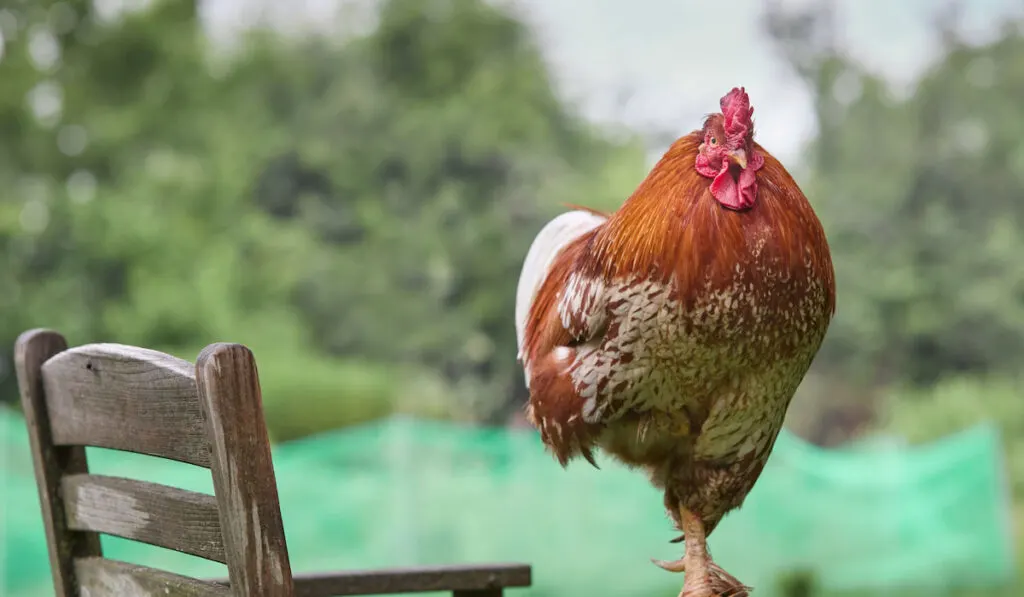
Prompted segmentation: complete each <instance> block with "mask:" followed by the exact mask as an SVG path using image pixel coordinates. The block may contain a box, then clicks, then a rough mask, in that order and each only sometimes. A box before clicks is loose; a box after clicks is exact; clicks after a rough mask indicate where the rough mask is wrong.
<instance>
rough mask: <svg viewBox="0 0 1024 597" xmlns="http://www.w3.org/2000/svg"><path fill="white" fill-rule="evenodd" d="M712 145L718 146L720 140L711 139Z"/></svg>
mask: <svg viewBox="0 0 1024 597" xmlns="http://www.w3.org/2000/svg"><path fill="white" fill-rule="evenodd" d="M711 144H712V145H718V139H715V138H714V137H711Z"/></svg>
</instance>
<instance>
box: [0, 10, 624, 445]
mask: <svg viewBox="0 0 1024 597" xmlns="http://www.w3.org/2000/svg"><path fill="white" fill-rule="evenodd" d="M192 7H194V3H192V2H187V1H183V0H165V1H161V2H154V3H153V4H152V6H150V7H149V8H148V9H145V10H140V11H135V12H128V13H125V14H123V15H121V16H120V17H118V18H114V19H107V20H100V19H99V18H98V17H96V16H95V14H94V13H93V11H92V5H91V4H89V3H82V2H76V3H66V2H65V3H61V2H49V3H36V4H33V5H31V6H30V5H28V4H16V5H12V6H9V7H7V8H4V9H3V19H0V22H2V23H4V24H5V27H7V28H8V29H10V31H8V30H6V29H5V30H4V36H3V37H4V39H5V40H6V46H5V52H4V54H3V58H2V60H0V78H3V80H4V86H3V89H2V90H0V131H3V132H4V137H3V142H2V143H0V157H3V158H4V159H3V160H0V184H3V185H4V187H5V188H7V189H11V190H12V192H9V193H7V194H5V195H4V196H3V197H2V198H0V253H2V254H3V255H5V257H6V259H4V260H2V261H0V287H2V288H3V289H4V291H3V292H2V293H0V312H3V313H4V318H3V319H2V320H0V347H10V346H11V345H12V343H13V340H14V338H15V336H16V335H17V334H18V333H19V332H21V331H23V330H24V329H27V328H29V327H33V326H47V327H53V328H56V329H59V330H61V331H62V332H64V333H65V334H66V335H67V336H68V337H69V340H70V341H71V342H72V343H81V342H90V341H117V342H124V343H130V344H139V345H145V346H156V347H163V348H164V349H166V350H168V351H170V352H174V353H176V354H181V355H182V356H183V357H185V358H189V359H192V358H194V357H195V354H196V350H195V348H196V347H198V346H202V345H204V344H206V343H209V342H214V341H237V342H243V343H246V344H248V345H250V346H251V347H253V349H254V351H255V352H256V353H257V357H258V358H259V359H260V364H261V373H262V374H263V379H264V383H265V384H266V387H265V393H266V399H267V412H268V419H269V422H270V425H271V427H272V433H273V435H274V436H275V437H276V438H278V439H288V438H293V437H298V436H301V435H305V434H307V433H312V432H316V431H320V430H324V429H329V428H332V427H335V426H341V425H345V424H348V423H351V422H358V421H363V420H366V419H368V418H374V417H378V416H382V415H385V414H388V413H391V412H394V411H395V410H401V411H406V412H407V411H412V412H416V413H420V414H428V415H431V416H446V417H457V418H462V419H467V420H480V419H488V418H490V419H500V418H502V417H503V416H504V415H505V414H506V413H508V412H509V411H512V410H515V409H517V408H518V403H519V402H520V401H521V400H522V397H523V388H522V380H521V373H520V372H519V370H518V368H517V366H516V363H515V361H514V359H515V350H514V345H515V341H514V335H513V334H514V331H513V325H512V317H511V314H512V312H513V300H514V288H515V283H516V279H517V277H518V268H519V265H520V264H521V260H522V258H523V255H524V254H525V252H526V247H527V245H528V243H529V242H530V240H531V238H532V235H533V234H534V233H535V231H536V229H538V228H539V227H540V225H541V224H542V223H543V221H544V220H545V219H546V218H548V217H550V216H551V215H552V214H553V213H554V212H555V211H556V210H558V209H560V203H562V202H577V203H586V204H591V205H597V206H602V205H614V204H615V203H617V202H618V201H619V200H621V197H622V196H624V194H625V193H627V192H628V191H629V190H630V187H631V186H632V185H633V184H635V181H636V180H637V179H638V177H639V174H640V173H641V167H642V159H643V158H642V151H641V148H640V146H639V145H637V144H634V143H629V142H627V143H625V144H623V143H619V142H613V141H610V140H609V139H608V138H606V136H605V135H604V133H602V132H600V131H596V130H593V129H592V128H591V127H590V126H589V125H587V124H585V123H584V122H582V121H581V120H579V118H578V117H577V116H575V115H574V113H572V112H571V111H569V110H568V109H567V108H566V107H565V106H563V104H562V103H561V102H560V101H559V100H558V98H557V97H556V96H555V94H554V91H553V89H552V84H551V81H550V79H549V75H548V73H547V70H546V68H545V65H544V64H543V61H542V59H541V56H540V53H539V51H538V49H537V48H536V46H535V44H534V42H533V40H532V39H531V38H530V36H529V35H528V33H527V31H526V30H525V28H524V27H523V25H521V24H520V23H519V22H518V21H516V20H514V19H512V18H510V17H509V16H507V15H506V14H504V13H503V12H501V11H500V10H498V9H495V8H493V7H492V6H491V5H489V4H487V3H485V2H481V1H478V0H450V1H448V0H439V1H431V2H412V1H406V0H394V1H392V2H388V3H385V4H384V5H383V7H382V12H381V18H380V23H379V26H378V27H377V28H376V29H375V30H374V31H372V32H370V33H369V34H368V35H365V36H350V37H348V38H345V39H342V40H340V41H334V40H329V39H326V38H316V37H314V38H305V39H299V40H290V39H284V38H281V37H279V36H276V35H273V34H269V33H267V32H254V33H253V34H251V35H249V36H247V37H246V38H244V39H243V40H242V44H241V46H240V48H239V50H238V51H237V52H236V53H234V54H233V55H230V56H227V57H225V56H223V55H214V54H213V53H211V52H210V48H208V47H207V45H206V42H205V39H204V37H203V35H202V33H201V30H200V28H199V26H198V23H197V21H196V15H195V12H194V10H193V9H192ZM69 14H70V15H71V16H70V17H68V16H67V15H69ZM54 15H56V16H57V17H60V15H64V17H61V18H64V19H65V20H69V19H70V21H69V22H73V24H74V25H73V26H65V25H61V24H60V23H55V22H54V18H55V17H54ZM59 20H60V19H58V21H59ZM12 23H13V24H14V26H13V27H12V26H11V24H12ZM39 48H44V49H46V48H49V49H51V50H52V52H50V55H49V58H47V57H46V56H43V58H42V59H41V58H40V56H41V55H43V54H46V52H41V51H40V50H39ZM30 49H32V50H31V51H30ZM33 52H34V53H33ZM41 60H42V62H41ZM26 97H28V98H29V100H28V101H26V100H25V98H26ZM624 164H628V167H626V168H624ZM626 170H628V172H626ZM0 354H3V361H0V362H2V363H4V365H3V366H2V367H0V397H2V399H4V400H12V399H13V398H14V396H15V391H14V380H13V376H12V375H9V372H10V370H11V369H10V360H9V358H10V357H9V348H7V349H4V348H0ZM5 373H6V374H5Z"/></svg>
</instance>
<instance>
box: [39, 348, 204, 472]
mask: <svg viewBox="0 0 1024 597" xmlns="http://www.w3.org/2000/svg"><path fill="white" fill-rule="evenodd" d="M43 383H44V384H45V387H46V394H47V397H48V398H47V399H48V404H49V406H50V420H51V422H52V425H53V439H54V441H55V442H56V443H57V444H72V445H83V446H98V447H103V448H114V449H117V450H125V451H128V452H138V453H141V454H150V455H153V456H161V457H164V458H169V459H172V460H179V461H182V462H187V463H190V464H195V465H199V466H203V467H209V466H210V448H209V442H208V440H207V437H206V431H205V429H204V427H203V419H202V413H201V409H200V407H199V396H198V393H197V391H196V384H195V368H194V367H193V365H192V364H191V363H189V362H187V361H183V360H181V359H178V358H175V357H173V356H171V355H168V354H165V353H162V352H157V351H155V350H148V349H145V348H136V347H134V346H124V345H121V344H87V345H84V346H78V347H75V348H72V349H70V350H66V351H64V352H62V353H61V354H60V355H58V356H56V357H55V358H53V359H50V360H49V361H47V363H46V364H45V365H44V366H43Z"/></svg>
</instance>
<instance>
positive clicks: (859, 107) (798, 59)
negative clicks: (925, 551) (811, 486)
mask: <svg viewBox="0 0 1024 597" xmlns="http://www.w3.org/2000/svg"><path fill="white" fill-rule="evenodd" d="M819 9H820V6H819V7H818V8H812V9H810V10H812V11H814V10H819ZM827 22H828V18H827V15H825V16H822V14H821V13H818V12H812V13H807V12H797V13H792V12H789V13H787V12H783V10H782V9H780V8H778V7H776V8H775V9H774V11H773V12H770V13H769V17H768V25H769V26H768V31H769V32H770V33H771V34H772V35H773V36H774V37H775V39H776V40H778V42H779V45H780V48H782V49H783V51H784V55H785V56H787V58H788V59H789V60H790V62H791V63H792V64H793V65H794V68H795V69H796V70H797V72H799V73H801V75H802V76H803V77H804V78H805V79H806V80H807V81H808V82H809V84H810V85H811V88H812V89H813V90H814V91H815V98H816V100H815V105H816V111H817V112H818V122H819V129H820V132H819V135H818V137H817V139H816V140H815V142H814V143H813V144H812V145H811V146H810V147H809V148H808V158H809V162H810V164H811V165H812V171H811V172H810V174H809V175H808V176H807V177H806V179H805V180H804V181H802V184H803V185H804V186H805V189H806V190H807V192H808V195H809V196H810V197H811V199H812V201H813V202H814V204H815V206H816V208H817V210H818V212H819V215H820V216H821V218H822V221H823V223H824V224H825V226H826V229H827V232H828V234H829V239H830V243H831V245H832V248H833V254H834V258H835V263H836V269H837V282H838V287H839V296H840V298H839V304H838V308H837V315H836V321H835V323H834V325H833V328H832V330H831V331H830V334H829V337H828V339H827V341H826V345H825V346H824V348H823V350H822V353H821V356H820V358H819V360H818V368H819V370H822V369H824V370H827V371H829V372H831V374H841V375H842V376H843V377H845V378H847V379H848V380H859V382H858V383H859V385H861V386H862V387H870V386H873V385H886V384H893V383H900V384H902V383H904V382H907V383H911V384H916V385H918V386H929V385H931V384H933V383H936V382H938V381H939V380H941V379H942V378H944V377H946V376H955V375H960V374H971V375H977V374H993V375H1000V374H1008V373H1012V372H1014V371H1016V370H1017V369H1018V368H1019V363H1018V360H1019V359H1018V357H1017V355H1019V354H1020V353H1021V351H1022V350H1024V268H1021V267H1020V266H1019V265H1018V264H1017V263H1016V255H1017V254H1019V253H1020V252H1021V251H1022V250H1024V210H1022V209H1021V205H1020V201H1018V200H1017V197H1018V196H1019V195H1021V194H1022V193H1024V127H1021V126H1020V125H1019V119H1018V118H1016V117H1015V116H1014V114H1016V113H1017V112H1018V111H1019V97H1020V92H1021V89H1022V88H1024V69H1022V68H1021V65H1022V64H1024V37H1022V36H1021V34H1020V31H1019V29H1018V27H1016V26H1014V25H1013V24H1012V23H1011V24H1008V25H1007V26H1006V28H1005V30H1004V32H1003V34H1002V36H1001V37H1000V39H998V40H996V41H994V42H992V43H988V44H985V45H982V46H977V47H972V46H969V45H967V44H965V43H963V42H962V41H960V40H959V38H958V37H957V36H956V34H955V31H954V30H952V29H951V28H950V26H949V25H948V23H950V21H949V19H948V18H947V19H946V20H944V21H943V23H945V24H940V26H939V28H938V29H937V32H938V35H939V37H940V38H941V39H942V40H943V44H944V45H943V52H942V53H941V55H940V58H939V59H938V60H937V61H936V63H935V65H934V66H933V67H932V68H931V69H930V71H929V72H928V73H926V75H925V76H924V77H923V79H922V80H921V81H920V83H919V85H918V86H917V87H916V88H914V89H912V93H911V94H910V96H909V97H907V98H906V99H899V98H897V97H895V96H894V94H893V92H892V91H891V90H890V89H889V87H888V86H887V85H886V84H885V83H884V82H883V81H882V80H880V79H879V78H878V77H876V76H873V75H871V74H870V73H867V72H864V71H863V69H861V68H859V67H858V66H857V65H855V64H854V63H852V62H851V61H850V60H849V59H848V58H846V57H844V56H843V54H842V53H841V52H840V51H839V50H838V49H837V48H835V47H833V45H832V42H830V41H828V40H829V37H828V36H827V35H825V34H823V33H822V31H823V30H827V25H826V23H827Z"/></svg>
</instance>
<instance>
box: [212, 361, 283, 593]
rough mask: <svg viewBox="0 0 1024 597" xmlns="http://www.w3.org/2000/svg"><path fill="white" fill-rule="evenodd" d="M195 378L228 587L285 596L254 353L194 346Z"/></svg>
mask: <svg viewBox="0 0 1024 597" xmlns="http://www.w3.org/2000/svg"><path fill="white" fill-rule="evenodd" d="M196 381H197V385H198V388H199V396H200V402H201V404H202V407H203V409H204V412H205V414H206V419H207V420H206V423H207V425H206V429H207V433H208V434H209V437H210V442H211V445H212V457H211V463H210V468H211V470H212V471H213V486H214V490H215V491H214V493H215V494H216V496H217V502H218V504H219V506H220V524H221V530H222V532H223V535H224V550H225V553H226V556H227V564H228V574H229V576H230V578H231V584H232V587H233V588H234V589H235V590H236V592H237V593H238V594H239V595H246V596H248V597H292V595H293V586H292V571H291V565H290V563H289V561H288V548H287V546H286V544H285V537H284V526H283V524H282V521H281V506H280V503H279V501H278V496H277V481H276V478H275V476H274V464H273V461H272V460H271V455H270V438H269V437H268V435H267V426H266V421H265V420H264V417H263V398H262V396H261V394H260V385H259V377H258V374H257V371H256V361H255V359H254V358H253V356H252V353H251V352H250V351H249V349H248V348H246V347H244V346H242V345H240V344H211V345H210V346H207V347H206V348H205V349H203V351H202V352H201V353H199V358H198V360H197V361H196Z"/></svg>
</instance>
